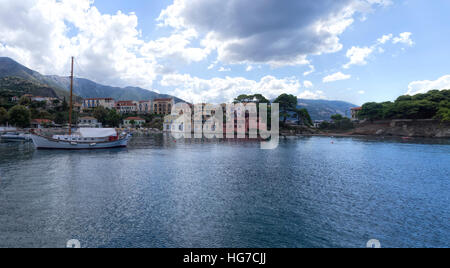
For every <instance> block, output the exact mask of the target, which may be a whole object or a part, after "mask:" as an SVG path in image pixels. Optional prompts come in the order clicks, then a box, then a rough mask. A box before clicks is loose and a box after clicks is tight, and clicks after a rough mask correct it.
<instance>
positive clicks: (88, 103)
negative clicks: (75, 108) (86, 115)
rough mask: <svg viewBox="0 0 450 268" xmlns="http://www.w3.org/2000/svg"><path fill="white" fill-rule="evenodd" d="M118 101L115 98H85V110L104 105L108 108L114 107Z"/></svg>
mask: <svg viewBox="0 0 450 268" xmlns="http://www.w3.org/2000/svg"><path fill="white" fill-rule="evenodd" d="M115 105H116V101H115V100H114V99H113V98H87V99H84V100H83V104H82V108H83V110H88V109H94V108H97V107H104V108H106V109H114V107H115Z"/></svg>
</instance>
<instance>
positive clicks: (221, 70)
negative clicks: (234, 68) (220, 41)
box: [219, 67, 231, 72]
mask: <svg viewBox="0 0 450 268" xmlns="http://www.w3.org/2000/svg"><path fill="white" fill-rule="evenodd" d="M219 72H231V68H225V67H220V69H219Z"/></svg>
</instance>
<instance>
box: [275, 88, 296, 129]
mask: <svg viewBox="0 0 450 268" xmlns="http://www.w3.org/2000/svg"><path fill="white" fill-rule="evenodd" d="M274 102H275V103H278V104H279V105H280V115H281V116H282V117H283V123H286V120H287V118H288V116H289V113H290V112H296V110H297V103H298V100H297V97H296V96H294V95H288V94H282V95H280V96H279V97H278V98H277V99H276V100H275V101H274Z"/></svg>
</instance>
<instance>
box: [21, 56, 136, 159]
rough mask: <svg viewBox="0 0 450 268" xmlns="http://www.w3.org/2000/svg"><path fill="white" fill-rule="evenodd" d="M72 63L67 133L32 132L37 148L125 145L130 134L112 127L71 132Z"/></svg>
mask: <svg viewBox="0 0 450 268" xmlns="http://www.w3.org/2000/svg"><path fill="white" fill-rule="evenodd" d="M73 63H74V58H73V57H72V70H71V74H70V106H69V129H68V130H69V134H68V135H44V134H42V133H41V132H33V133H32V134H31V135H30V136H31V139H32V140H33V143H34V145H35V146H36V148H37V149H55V150H94V149H110V148H120V147H127V145H128V141H129V139H130V135H128V134H126V133H122V134H120V135H119V134H118V133H117V131H116V130H115V129H112V128H80V129H78V130H77V131H76V132H75V133H72V107H73Z"/></svg>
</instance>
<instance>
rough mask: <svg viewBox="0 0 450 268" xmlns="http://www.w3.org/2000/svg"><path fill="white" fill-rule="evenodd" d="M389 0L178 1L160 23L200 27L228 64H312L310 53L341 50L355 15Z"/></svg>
mask: <svg viewBox="0 0 450 268" xmlns="http://www.w3.org/2000/svg"><path fill="white" fill-rule="evenodd" d="M390 3H391V1H387V0H342V1H334V0H315V1H298V0H284V1H279V0H266V1H251V0H229V1H223V0H174V2H173V4H172V5H170V6H169V7H167V8H166V9H165V10H163V11H162V12H161V14H160V17H159V19H158V21H159V23H160V26H170V27H172V28H174V29H177V30H182V29H195V30H196V31H198V32H200V33H203V35H205V36H207V38H206V40H207V41H205V42H204V44H207V45H208V47H214V48H216V50H217V53H218V58H219V60H221V61H222V62H225V63H228V64H230V63H238V64H239V63H246V64H248V63H265V64H270V65H272V66H284V65H298V64H308V63H309V61H308V60H307V56H309V55H319V54H324V53H333V52H337V51H339V50H341V49H342V45H341V44H340V40H339V36H340V35H341V34H342V33H343V32H344V31H345V30H346V29H347V28H348V27H349V26H350V25H351V24H352V23H353V22H354V17H355V15H356V14H358V13H361V14H366V13H368V12H371V11H372V10H373V8H374V7H375V6H386V5H389V4H390Z"/></svg>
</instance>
